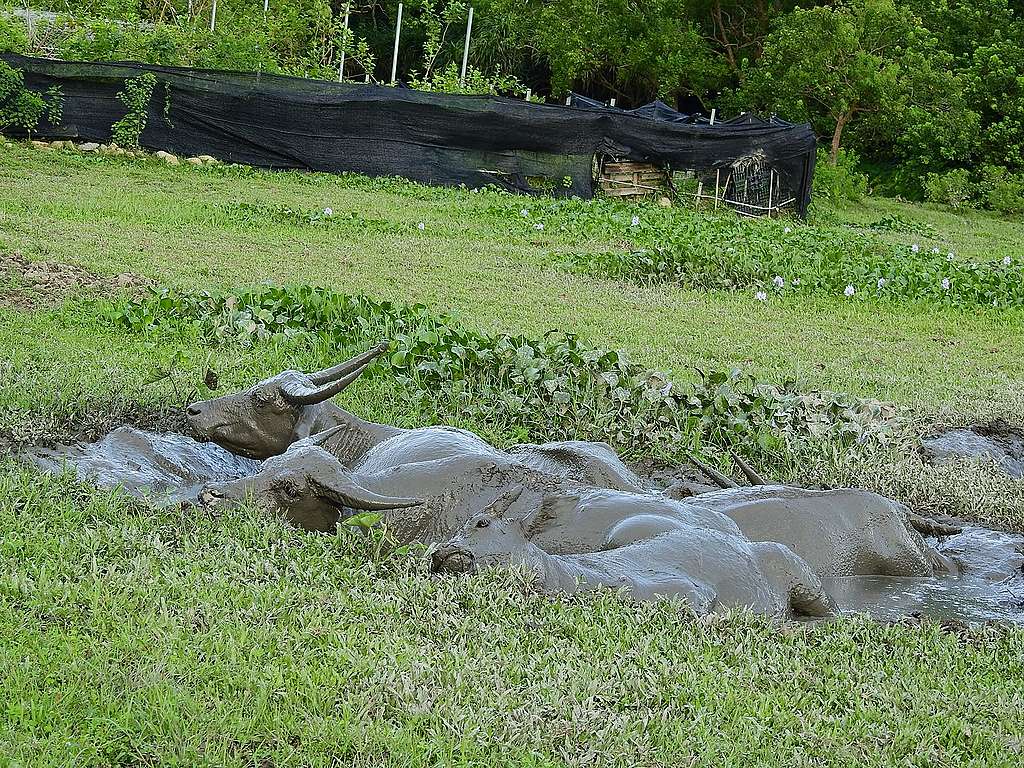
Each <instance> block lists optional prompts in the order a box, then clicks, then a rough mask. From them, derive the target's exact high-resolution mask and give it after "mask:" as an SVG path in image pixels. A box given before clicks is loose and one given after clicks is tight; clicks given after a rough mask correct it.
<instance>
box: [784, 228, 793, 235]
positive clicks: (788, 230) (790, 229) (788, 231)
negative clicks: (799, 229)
mask: <svg viewBox="0 0 1024 768" xmlns="http://www.w3.org/2000/svg"><path fill="white" fill-rule="evenodd" d="M782 231H783V232H785V233H786V234H787V235H788V234H789V233H790V232H792V231H793V228H792V227H786V228H785V229H784V230H782Z"/></svg>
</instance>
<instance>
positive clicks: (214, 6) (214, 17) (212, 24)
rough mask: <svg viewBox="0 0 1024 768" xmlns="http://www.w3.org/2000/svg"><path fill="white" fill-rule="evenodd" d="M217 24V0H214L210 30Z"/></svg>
mask: <svg viewBox="0 0 1024 768" xmlns="http://www.w3.org/2000/svg"><path fill="white" fill-rule="evenodd" d="M215 26H217V0H213V8H211V9H210V31H211V32H213V28H214V27H215Z"/></svg>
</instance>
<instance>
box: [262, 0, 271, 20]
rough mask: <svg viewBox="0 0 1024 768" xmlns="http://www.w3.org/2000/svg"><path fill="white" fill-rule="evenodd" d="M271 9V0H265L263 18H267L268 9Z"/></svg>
mask: <svg viewBox="0 0 1024 768" xmlns="http://www.w3.org/2000/svg"><path fill="white" fill-rule="evenodd" d="M269 10H270V0H263V19H264V20H266V18H267V11H269Z"/></svg>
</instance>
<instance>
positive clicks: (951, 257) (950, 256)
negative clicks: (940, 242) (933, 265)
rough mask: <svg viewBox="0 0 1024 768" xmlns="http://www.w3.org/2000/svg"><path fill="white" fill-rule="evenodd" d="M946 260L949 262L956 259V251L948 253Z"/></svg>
mask: <svg viewBox="0 0 1024 768" xmlns="http://www.w3.org/2000/svg"><path fill="white" fill-rule="evenodd" d="M946 258H947V259H949V260H950V261H952V260H953V259H955V258H956V251H950V252H949V253H947V254H946Z"/></svg>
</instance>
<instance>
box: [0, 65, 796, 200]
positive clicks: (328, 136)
mask: <svg viewBox="0 0 1024 768" xmlns="http://www.w3.org/2000/svg"><path fill="white" fill-rule="evenodd" d="M0 58H2V59H3V60H4V61H6V62H7V63H8V64H9V65H11V66H12V67H15V68H17V69H21V70H23V71H24V72H25V80H26V84H27V85H28V86H29V87H30V88H33V89H37V90H43V89H46V88H48V87H50V86H51V85H57V86H59V87H60V88H61V90H62V91H63V94H64V110H63V120H62V124H61V125H59V126H50V125H42V126H40V130H39V131H38V136H39V137H40V138H48V139H61V138H74V139H78V140H81V141H95V142H100V143H104V142H109V141H110V140H111V131H112V126H113V124H114V123H115V122H116V121H118V120H120V119H121V118H122V117H124V115H125V114H126V112H127V108H126V107H125V105H124V104H122V103H121V101H120V100H119V99H118V98H117V93H118V92H119V91H120V90H121V89H122V88H123V87H124V81H125V80H126V79H128V78H133V77H137V76H139V75H140V74H142V73H143V72H152V73H153V74H154V75H155V76H156V79H157V86H156V88H155V89H154V92H153V97H152V98H151V100H150V102H149V110H148V119H147V123H146V129H145V131H144V132H143V134H142V136H141V140H140V143H141V144H142V146H143V147H145V148H147V149H151V150H154V151H155V150H161V149H162V150H166V151H168V152H172V153H175V154H178V155H186V156H193V155H203V154H205V155H212V156H214V157H216V158H218V159H220V160H223V161H225V162H234V163H244V164H247V165H253V166H260V167H266V168H294V169H308V170H316V171H327V172H343V171H351V172H357V173H363V174H367V175H370V176H403V177H405V178H409V179H413V180H416V181H421V182H425V183H428V184H442V185H459V184H464V185H466V186H468V187H480V186H485V185H487V184H494V185H498V186H502V187H505V188H508V189H513V190H516V191H519V192H527V193H537V192H545V193H549V194H557V195H578V196H580V197H591V196H592V195H593V193H594V187H595V180H594V178H593V173H594V170H593V169H594V157H595V155H596V154H605V155H609V156H613V157H615V158H619V159H627V160H636V161H643V162H650V163H654V164H658V165H663V166H667V167H668V168H669V169H671V170H692V171H695V172H697V173H698V174H702V173H703V174H706V173H707V172H711V173H712V174H714V172H715V170H716V169H721V168H727V167H730V166H732V165H733V164H734V163H736V162H737V161H741V162H742V159H743V158H745V157H749V156H751V155H753V154H757V155H758V156H759V157H761V158H762V159H763V160H765V161H767V163H768V164H769V165H770V166H771V167H772V168H773V169H775V171H776V172H777V173H778V174H779V176H778V178H779V180H780V181H779V184H780V192H781V193H784V194H786V195H787V196H788V197H792V198H795V200H796V204H795V208H796V210H797V212H798V213H800V214H801V215H802V214H804V213H805V212H806V208H807V204H808V202H809V200H810V190H811V180H812V177H813V173H814V156H815V137H814V133H813V131H812V130H811V128H810V126H809V125H806V124H804V125H791V124H788V123H784V122H782V121H777V120H772V121H768V122H764V121H758V122H756V123H752V122H742V123H739V122H737V123H716V124H715V125H713V126H709V125H700V124H689V123H687V122H684V120H681V119H679V118H677V117H676V116H677V115H678V116H679V117H680V118H685V116H683V115H680V113H678V112H674V110H671V109H670V108H668V107H667V106H665V105H661V104H659V103H657V102H656V103H655V104H653V105H648V107H649V108H641V109H640V110H634V111H633V112H627V111H624V110H618V109H609V108H606V107H603V105H602V106H598V107H594V106H579V105H574V106H569V107H566V106H560V105H544V104H532V103H528V102H525V101H520V100H518V99H506V98H497V97H491V96H461V95H449V94H436V93H425V92H422V91H415V90H409V89H401V88H387V87H380V86H370V85H352V84H347V83H346V84H343V83H333V82H328V81H323V80H307V79H303V78H294V77H285V76H281V75H267V74H260V73H243V72H224V71H209V70H197V69H184V68H177V67H159V66H150V65H145V64H138V63H132V62H71V61H55V60H49V59H36V58H28V57H23V56H18V55H14V54H3V55H2V56H0Z"/></svg>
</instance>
